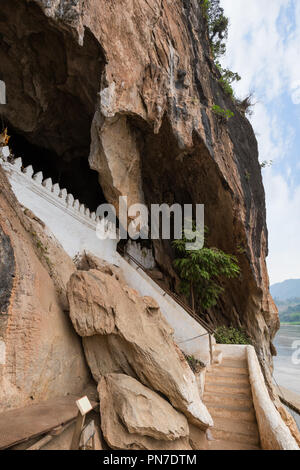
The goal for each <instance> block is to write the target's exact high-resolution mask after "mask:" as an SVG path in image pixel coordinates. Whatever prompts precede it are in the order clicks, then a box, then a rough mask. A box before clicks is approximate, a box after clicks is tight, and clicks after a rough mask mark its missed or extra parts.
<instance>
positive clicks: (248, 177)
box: [245, 170, 251, 181]
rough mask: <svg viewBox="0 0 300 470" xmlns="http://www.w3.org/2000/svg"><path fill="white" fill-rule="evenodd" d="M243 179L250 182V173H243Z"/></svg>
mask: <svg viewBox="0 0 300 470" xmlns="http://www.w3.org/2000/svg"><path fill="white" fill-rule="evenodd" d="M245 178H246V180H247V181H250V178H251V173H249V171H247V170H246V171H245Z"/></svg>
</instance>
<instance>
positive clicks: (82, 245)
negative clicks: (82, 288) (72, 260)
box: [0, 147, 117, 263]
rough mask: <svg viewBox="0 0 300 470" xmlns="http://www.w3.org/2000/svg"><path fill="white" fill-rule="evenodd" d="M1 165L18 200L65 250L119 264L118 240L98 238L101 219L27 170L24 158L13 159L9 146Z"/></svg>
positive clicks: (1, 152) (1, 156) (0, 152)
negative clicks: (38, 219) (116, 258)
mask: <svg viewBox="0 0 300 470" xmlns="http://www.w3.org/2000/svg"><path fill="white" fill-rule="evenodd" d="M0 162H1V165H2V167H3V169H4V170H5V172H6V174H7V176H8V179H9V182H10V184H11V186H12V189H13V191H14V193H15V195H16V197H17V199H18V201H19V202H20V203H21V204H22V205H23V206H25V207H26V208H28V209H30V210H31V211H32V212H33V213H34V214H35V215H36V216H37V217H38V218H40V219H41V220H42V221H43V222H44V223H45V224H46V226H47V227H48V228H49V229H50V230H51V232H52V233H53V234H54V236H55V237H56V238H57V240H58V241H59V242H60V243H61V245H62V246H63V248H64V249H65V251H66V252H67V253H68V254H69V255H70V256H71V257H73V256H75V255H76V254H78V253H82V252H83V251H90V252H92V253H94V254H95V255H96V256H99V257H100V258H102V259H104V260H106V261H108V262H109V263H115V255H116V247H117V240H111V239H106V240H100V239H99V238H98V237H97V235H96V228H97V224H98V222H99V221H100V219H99V218H98V217H97V216H96V213H95V212H91V211H90V210H89V209H88V208H87V207H85V205H84V204H81V203H80V201H79V200H78V199H75V198H74V196H73V195H72V194H70V193H68V191H67V190H66V189H65V188H60V186H59V184H58V183H55V184H53V182H52V180H51V178H47V179H44V176H43V173H42V172H41V171H40V172H38V173H36V174H34V170H33V168H32V166H31V165H29V166H27V167H26V168H24V167H23V162H22V159H21V158H16V159H13V158H11V156H10V152H9V149H8V147H2V148H0Z"/></svg>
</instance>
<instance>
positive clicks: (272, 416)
mask: <svg viewBox="0 0 300 470" xmlns="http://www.w3.org/2000/svg"><path fill="white" fill-rule="evenodd" d="M247 360H248V368H249V378H250V383H251V389H252V397H253V405H254V408H255V414H256V419H257V424H258V428H259V435H260V441H261V446H262V448H263V450H299V446H298V444H297V442H296V440H295V439H294V437H293V436H292V433H291V431H290V430H289V428H288V427H287V425H286V424H285V422H284V421H283V419H282V417H281V416H280V414H279V411H278V410H277V409H276V407H275V405H274V403H273V402H272V400H271V398H270V395H269V393H268V390H267V386H266V383H265V379H264V376H263V374H262V371H261V367H260V364H259V362H258V358H257V355H256V352H255V349H254V347H253V346H247Z"/></svg>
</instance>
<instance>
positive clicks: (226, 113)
mask: <svg viewBox="0 0 300 470" xmlns="http://www.w3.org/2000/svg"><path fill="white" fill-rule="evenodd" d="M211 109H212V112H213V113H214V114H216V115H217V116H219V117H220V118H222V119H224V120H226V121H229V119H231V118H232V117H233V116H234V113H233V112H232V111H230V109H223V108H221V106H218V105H217V104H215V105H213V107H212V108H211Z"/></svg>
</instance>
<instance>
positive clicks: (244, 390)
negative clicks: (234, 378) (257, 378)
mask: <svg viewBox="0 0 300 470" xmlns="http://www.w3.org/2000/svg"><path fill="white" fill-rule="evenodd" d="M207 392H208V393H214V392H215V393H218V394H220V393H226V394H231V395H236V394H237V395H239V396H241V395H243V396H244V397H248V398H250V399H252V394H251V387H250V384H249V383H238V384H235V383H226V382H225V383H224V382H215V381H206V383H205V393H207Z"/></svg>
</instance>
